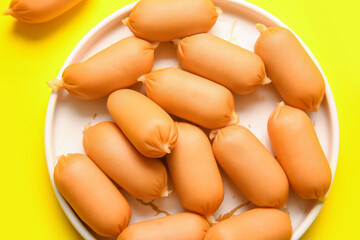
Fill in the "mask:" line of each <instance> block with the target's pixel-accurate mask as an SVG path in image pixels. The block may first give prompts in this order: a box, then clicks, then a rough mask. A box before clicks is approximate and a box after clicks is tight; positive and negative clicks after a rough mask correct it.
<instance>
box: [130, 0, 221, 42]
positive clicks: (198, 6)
mask: <svg viewBox="0 0 360 240" xmlns="http://www.w3.org/2000/svg"><path fill="white" fill-rule="evenodd" d="M218 11H219V10H217V8H215V6H214V4H213V3H212V2H211V1H210V0H140V1H139V2H138V3H137V4H136V6H135V7H134V8H133V9H132V11H131V14H130V16H129V17H128V18H126V19H124V20H123V23H124V24H125V25H126V26H128V27H129V29H130V30H131V31H132V32H133V33H134V35H135V36H137V37H139V38H143V39H146V40H148V41H161V42H166V41H171V40H173V39H175V38H183V37H186V36H190V35H194V34H197V33H204V32H208V31H210V29H211V28H212V27H213V26H214V24H215V22H216V20H217V17H218V15H219V13H218Z"/></svg>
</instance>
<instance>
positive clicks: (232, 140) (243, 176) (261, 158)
mask: <svg viewBox="0 0 360 240" xmlns="http://www.w3.org/2000/svg"><path fill="white" fill-rule="evenodd" d="M212 134H213V135H214V132H213V133H212ZM211 137H213V136H211ZM213 151H214V155H215V158H216V160H217V162H218V163H219V164H220V166H221V168H222V169H224V171H225V172H226V174H227V175H228V176H229V177H230V178H231V180H232V181H233V182H234V183H235V185H236V186H237V187H238V188H239V189H240V190H241V191H242V192H243V193H244V195H245V196H246V197H247V198H248V199H249V200H250V201H251V202H252V203H253V204H255V205H257V206H259V207H275V208H282V207H284V206H285V204H286V201H287V199H288V196H289V182H288V180H287V178H286V175H285V173H284V171H283V169H282V168H281V166H280V164H279V163H278V162H277V161H276V159H275V158H274V157H273V156H272V155H271V153H270V152H269V151H268V150H267V149H266V148H265V146H264V145H263V144H262V143H261V142H260V141H259V140H258V139H257V138H256V136H255V135H254V134H252V133H251V132H250V130H248V129H247V128H245V127H243V126H229V127H226V128H223V129H220V130H217V133H216V137H215V139H214V141H213Z"/></svg>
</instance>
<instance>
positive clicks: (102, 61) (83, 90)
mask: <svg viewBox="0 0 360 240" xmlns="http://www.w3.org/2000/svg"><path fill="white" fill-rule="evenodd" d="M156 47H157V44H151V43H149V42H147V41H145V40H142V39H139V38H136V37H128V38H124V39H122V40H120V41H118V42H116V43H115V44H113V45H111V46H109V47H107V48H105V49H104V50H102V51H100V52H98V53H96V54H95V55H93V56H92V57H90V58H89V59H87V60H86V61H84V62H80V63H74V64H71V65H69V66H68V67H67V68H66V69H65V70H64V72H63V75H62V80H59V79H54V80H52V81H50V82H48V85H49V86H50V87H51V88H53V89H54V90H57V89H59V88H65V89H66V90H67V91H68V92H69V93H70V94H71V95H73V96H75V97H77V98H80V99H87V100H89V99H97V98H101V97H105V96H107V95H109V94H110V93H111V92H113V91H115V90H118V89H121V88H126V87H129V86H131V85H133V84H135V83H136V82H137V78H139V77H140V76H141V75H143V74H145V73H148V72H150V71H151V69H152V67H153V64H154V49H155V48H156Z"/></svg>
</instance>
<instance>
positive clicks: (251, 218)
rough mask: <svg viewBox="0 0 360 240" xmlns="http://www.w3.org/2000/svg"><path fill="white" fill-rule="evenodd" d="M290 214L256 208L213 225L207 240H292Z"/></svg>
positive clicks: (206, 237) (272, 209) (207, 234)
mask: <svg viewBox="0 0 360 240" xmlns="http://www.w3.org/2000/svg"><path fill="white" fill-rule="evenodd" d="M291 236H292V227H291V221H290V218H289V216H288V215H287V214H286V213H284V212H282V211H280V210H278V209H274V208H256V209H252V210H249V211H247V212H244V213H242V214H240V215H237V216H235V217H232V218H229V219H226V220H224V221H222V222H220V223H218V224H216V225H214V226H212V227H211V228H210V229H209V231H208V232H207V233H206V236H205V240H230V239H234V240H235V239H239V240H240V239H241V240H242V239H244V240H245V239H246V240H290V239H291Z"/></svg>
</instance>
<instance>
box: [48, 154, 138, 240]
mask: <svg viewBox="0 0 360 240" xmlns="http://www.w3.org/2000/svg"><path fill="white" fill-rule="evenodd" d="M54 181H55V185H56V187H57V189H58V190H59V192H60V193H61V195H62V196H63V197H64V198H65V199H66V201H67V202H68V203H69V204H70V206H71V207H72V208H73V209H74V211H75V212H76V214H77V215H78V216H79V217H80V218H81V219H82V220H83V221H84V222H85V223H86V224H87V225H89V227H91V228H92V229H93V230H94V231H95V232H96V233H98V234H99V235H101V236H105V237H114V236H117V235H119V234H120V232H121V231H122V230H123V229H124V228H125V227H126V226H127V225H128V223H129V220H130V215H131V212H130V206H129V204H128V203H127V201H126V200H125V198H124V197H123V195H122V194H121V193H120V191H119V190H118V189H117V188H116V187H115V185H114V184H113V183H112V182H111V180H110V179H109V178H108V177H107V176H106V175H105V174H104V173H103V172H102V171H101V170H100V169H99V168H98V167H97V166H96V165H95V163H93V162H92V161H91V159H89V158H88V157H87V156H85V155H84V154H68V155H67V156H64V155H62V156H60V157H59V158H58V163H57V164H56V166H55V170H54Z"/></svg>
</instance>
